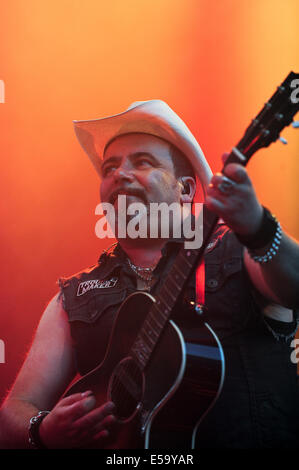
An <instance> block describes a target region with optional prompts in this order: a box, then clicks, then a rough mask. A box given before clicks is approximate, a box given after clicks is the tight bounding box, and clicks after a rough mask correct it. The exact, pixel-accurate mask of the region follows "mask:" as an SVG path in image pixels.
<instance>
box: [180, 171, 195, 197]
mask: <svg viewBox="0 0 299 470" xmlns="http://www.w3.org/2000/svg"><path fill="white" fill-rule="evenodd" d="M179 185H180V188H181V196H180V201H181V203H183V202H192V201H193V198H194V195H195V191H196V181H195V179H194V178H192V176H182V177H181V178H179Z"/></svg>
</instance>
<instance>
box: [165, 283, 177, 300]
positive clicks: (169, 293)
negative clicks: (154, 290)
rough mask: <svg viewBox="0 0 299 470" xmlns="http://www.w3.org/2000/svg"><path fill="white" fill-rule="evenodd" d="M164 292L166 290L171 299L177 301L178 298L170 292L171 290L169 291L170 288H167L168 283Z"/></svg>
mask: <svg viewBox="0 0 299 470" xmlns="http://www.w3.org/2000/svg"><path fill="white" fill-rule="evenodd" d="M164 290H166V292H167V293H168V295H169V296H170V298H171V299H172V300H173V301H175V300H176V296H174V295H173V294H172V292H170V290H169V289H168V287H167V282H165V284H164Z"/></svg>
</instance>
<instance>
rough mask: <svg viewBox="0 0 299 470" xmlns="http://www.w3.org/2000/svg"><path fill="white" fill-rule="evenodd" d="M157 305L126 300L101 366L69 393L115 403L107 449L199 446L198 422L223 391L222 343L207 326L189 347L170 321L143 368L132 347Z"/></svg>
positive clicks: (145, 298) (144, 296)
mask: <svg viewBox="0 0 299 470" xmlns="http://www.w3.org/2000/svg"><path fill="white" fill-rule="evenodd" d="M154 303H155V299H154V297H153V296H151V295H150V294H148V293H145V292H136V293H134V294H132V295H130V296H129V297H128V298H127V299H126V300H125V301H124V302H123V304H122V305H121V307H120V309H119V311H118V314H117V318H116V320H115V323H114V326H113V329H112V333H111V336H110V340H109V345H108V348H107V351H106V355H105V358H104V360H103V362H102V363H101V364H100V365H99V366H98V367H97V368H95V369H94V370H92V371H91V372H89V373H88V374H87V375H85V376H84V377H82V378H81V379H80V380H79V381H78V382H76V383H75V384H74V385H73V386H72V387H71V388H70V389H69V390H68V391H67V393H66V395H70V394H73V393H77V392H83V391H86V390H92V392H93V394H94V396H95V398H96V401H97V406H101V405H102V404H103V403H105V402H106V401H110V400H111V401H113V402H114V403H115V405H116V416H117V417H118V420H119V421H120V425H119V426H118V427H117V429H116V430H115V433H111V434H113V436H112V437H111V438H109V441H108V439H107V445H106V448H112V449H121V448H122V449H129V448H144V447H145V448H163V447H165V448H176V447H177V448H180V449H184V448H185V449H191V448H193V447H196V446H197V435H198V432H197V430H198V427H199V422H200V419H201V418H202V417H204V415H205V413H206V412H207V410H208V409H209V408H210V407H211V406H212V405H213V403H214V402H215V400H216V398H217V396H218V395H219V393H220V390H221V387H222V382H223V377H224V358H223V353H222V349H221V345H220V343H219V342H218V340H217V338H216V336H215V335H214V333H213V332H212V330H211V329H210V328H209V327H208V325H206V324H204V323H203V325H202V329H201V334H200V335H199V336H200V338H199V340H198V341H196V342H192V343H190V342H187V343H186V342H185V340H184V337H183V335H182V333H181V331H180V330H179V328H178V327H177V326H176V325H175V324H174V322H172V321H168V322H167V324H166V326H165V327H164V329H163V331H162V334H161V336H160V338H159V341H158V342H157V344H156V346H155V349H154V350H153V352H152V353H151V358H150V361H149V362H148V363H147V365H146V367H144V369H143V370H142V368H141V367H140V364H139V362H138V360H137V358H136V357H134V355H133V354H132V346H133V345H134V344H135V342H136V338H137V337H138V333H139V331H140V330H141V328H142V325H143V323H144V321H145V319H146V317H147V316H148V312H149V310H150V309H151V308H152V306H153V304H154ZM194 315H195V313H194ZM199 322H200V319H199ZM138 348H139V351H138V350H137V351H136V347H135V349H134V351H135V353H136V354H137V355H138V353H140V354H141V355H142V352H143V348H146V344H145V342H144V343H143V342H142V341H139V342H138Z"/></svg>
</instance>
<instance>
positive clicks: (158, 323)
mask: <svg viewBox="0 0 299 470" xmlns="http://www.w3.org/2000/svg"><path fill="white" fill-rule="evenodd" d="M152 319H153V320H154V321H155V322H156V323H157V325H158V326H159V328H160V330H161V329H162V328H163V327H164V325H161V323H160V322H159V321H158V320H157V318H156V317H154V316H152Z"/></svg>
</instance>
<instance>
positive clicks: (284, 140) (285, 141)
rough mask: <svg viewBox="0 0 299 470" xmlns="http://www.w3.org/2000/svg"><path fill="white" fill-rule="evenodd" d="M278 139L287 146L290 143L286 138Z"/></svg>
mask: <svg viewBox="0 0 299 470" xmlns="http://www.w3.org/2000/svg"><path fill="white" fill-rule="evenodd" d="M278 139H279V140H280V142H282V143H283V144H285V145H286V144H287V143H288V141H287V140H286V139H285V138H284V137H278Z"/></svg>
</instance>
